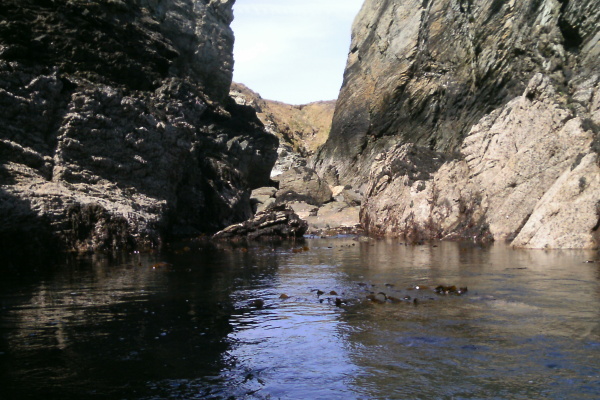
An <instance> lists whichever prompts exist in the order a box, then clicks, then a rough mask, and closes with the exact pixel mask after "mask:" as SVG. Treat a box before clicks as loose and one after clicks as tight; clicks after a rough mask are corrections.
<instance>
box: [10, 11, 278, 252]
mask: <svg viewBox="0 0 600 400" xmlns="http://www.w3.org/2000/svg"><path fill="white" fill-rule="evenodd" d="M232 4H233V1H231V0H219V1H216V0H201V1H192V0H175V1H161V0H135V1H128V2H125V1H120V0H102V1H101V0H98V1H67V2H65V1H53V0H5V1H3V2H2V3H1V4H0V185H1V186H0V197H1V198H2V201H1V203H0V220H1V221H0V222H1V224H0V247H2V249H3V250H6V249H12V250H15V249H18V248H23V249H26V248H28V246H27V244H34V245H39V246H42V247H43V245H44V244H48V243H50V242H52V243H56V244H57V245H59V246H65V245H66V247H67V248H73V249H79V250H91V249H115V248H124V247H132V246H138V245H155V244H157V243H158V242H160V241H161V240H162V238H164V237H165V236H168V235H171V234H185V235H187V234H199V233H201V232H214V231H217V230H219V229H221V228H223V227H224V226H227V225H229V224H231V223H234V222H239V221H242V220H245V219H247V218H249V217H250V216H251V208H250V204H249V194H250V190H251V189H253V188H256V187H259V186H264V185H265V184H267V183H268V182H269V174H270V171H271V168H272V166H273V164H274V163H275V160H276V157H277V153H276V151H277V145H278V141H277V139H276V138H275V137H274V136H273V135H270V134H267V133H266V132H265V131H264V127H263V125H262V123H261V122H260V121H259V120H258V119H257V117H256V113H255V112H254V111H253V110H252V109H251V108H250V107H244V106H240V105H238V104H236V103H235V102H234V101H233V100H231V99H230V98H229V97H228V92H229V86H230V84H231V74H232V63H233V59H232V48H233V33H232V31H231V29H230V28H229V23H230V22H231V20H232V18H233V16H232V10H231V7H232Z"/></svg>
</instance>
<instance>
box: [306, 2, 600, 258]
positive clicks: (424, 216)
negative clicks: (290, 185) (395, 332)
mask: <svg viewBox="0 0 600 400" xmlns="http://www.w3.org/2000/svg"><path fill="white" fill-rule="evenodd" d="M599 26H600V3H599V2H598V1H597V0H583V1H578V2H574V1H568V0H564V1H558V0H531V1H521V2H517V1H514V0H489V1H487V0H486V1H481V2H471V1H457V0H444V1H425V2H422V1H402V2H400V1H394V0H390V1H380V0H368V1H367V2H366V3H365V5H364V6H363V8H362V10H361V13H360V14H359V16H358V17H357V19H356V20H355V25H354V28H353V39H352V45H351V49H350V54H349V57H348V64H347V68H346V72H345V77H344V84H343V87H342V90H341V93H340V97H339V99H338V104H337V106H336V111H335V115H334V120H333V125H332V130H331V134H330V137H329V139H328V141H327V142H326V144H325V145H324V146H323V148H322V150H321V151H320V152H319V154H318V155H317V157H316V158H315V160H314V162H313V164H312V165H313V166H314V168H315V169H316V170H317V172H318V173H319V174H321V175H322V176H325V177H326V178H328V179H329V180H330V183H335V184H338V183H341V184H352V185H353V186H355V187H362V188H363V192H364V194H365V197H366V198H365V201H364V203H363V208H362V210H361V221H362V223H363V224H364V226H365V228H366V229H367V230H368V231H369V232H370V233H372V234H385V235H396V236H408V237H412V238H414V239H415V240H422V239H427V238H438V237H442V238H452V237H466V236H469V237H473V236H474V237H476V238H479V239H491V238H493V239H496V240H509V241H511V242H512V243H514V244H515V245H518V246H525V247H536V248H539V247H547V248H554V247H562V248H566V247H586V248H589V247H597V246H598V244H599V243H598V242H597V240H596V230H597V225H598V212H597V206H596V203H595V202H594V201H593V200H592V198H593V197H594V196H595V195H596V193H597V186H596V183H595V182H596V181H597V177H598V174H597V172H598V171H596V170H595V169H594V168H595V167H594V161H593V160H595V159H596V157H597V145H596V144H595V143H597V140H598V139H597V138H598V135H599V133H600V129H599V128H598V126H599V124H598V119H599V114H598V98H599V94H598V93H599V86H598V77H599V76H600V64H599V63H598V60H599V59H600V28H599ZM584 171H585V172H584ZM590 174H591V175H590ZM367 177H368V178H367ZM580 178H581V179H580ZM332 181H333V182H332ZM577 182H581V185H580V186H578V185H579V184H578V183H577Z"/></svg>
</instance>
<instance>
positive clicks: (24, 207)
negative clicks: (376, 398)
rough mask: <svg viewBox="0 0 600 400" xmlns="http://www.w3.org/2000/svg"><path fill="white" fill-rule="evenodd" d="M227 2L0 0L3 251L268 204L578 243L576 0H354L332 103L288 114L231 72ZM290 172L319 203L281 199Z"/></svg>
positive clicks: (593, 29) (489, 236)
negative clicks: (235, 81) (311, 184)
mask: <svg viewBox="0 0 600 400" xmlns="http://www.w3.org/2000/svg"><path fill="white" fill-rule="evenodd" d="M233 4H234V2H233V1H231V0H229V1H228V0H202V1H191V0H178V1H169V2H167V1H160V0H135V1H131V2H123V1H119V0H106V1H68V2H59V1H52V0H26V1H16V0H6V1H4V2H3V3H2V5H1V6H0V8H1V9H0V11H1V13H0V15H1V16H2V17H1V21H0V106H1V110H2V114H1V119H2V124H1V128H0V161H1V162H2V164H1V166H0V180H1V181H0V183H1V189H0V197H1V199H2V201H1V205H0V222H1V224H0V226H1V228H0V238H1V243H2V248H3V251H7V252H8V251H10V252H17V253H18V252H22V253H28V252H29V251H30V250H31V249H33V248H49V247H51V248H63V249H68V250H77V251H95V250H111V249H136V248H148V247H150V248H152V247H157V246H160V245H161V244H163V243H165V241H167V242H168V241H169V240H171V239H172V238H177V237H195V236H200V235H211V234H213V233H215V232H217V231H219V230H221V229H223V228H225V227H227V226H229V225H231V224H235V223H241V222H243V221H246V220H249V219H251V218H252V216H253V215H254V214H255V213H256V212H257V207H256V204H257V202H258V203H261V204H264V201H263V200H266V199H269V198H270V200H268V202H269V203H277V204H282V203H286V202H288V203H290V202H295V203H298V202H300V203H303V204H306V205H307V206H306V207H305V208H303V209H302V208H301V207H300V209H299V208H296V209H295V210H294V211H295V212H299V213H300V214H302V215H303V216H304V217H305V218H304V219H306V218H308V217H310V216H311V215H312V216H315V215H317V216H318V213H319V211H318V209H322V207H323V204H324V203H325V205H327V204H328V203H331V202H332V201H334V202H337V203H339V204H337V205H336V206H332V205H330V206H329V211H330V212H331V213H332V215H333V214H335V213H339V212H341V211H342V210H344V209H346V211H347V210H348V209H352V211H351V214H352V216H351V218H350V220H351V221H352V223H350V222H349V223H347V224H346V225H345V227H347V228H349V229H350V228H356V229H361V230H364V232H365V233H366V234H368V235H371V236H392V237H398V238H402V239H403V240H407V241H409V242H413V243H419V242H423V241H426V240H437V239H469V240H473V239H474V240H476V241H484V242H485V241H507V242H508V243H510V244H512V245H514V246H517V247H526V248H546V249H549V248H563V249H566V248H585V249H594V248H598V244H599V242H598V240H599V237H598V226H599V225H600V200H599V199H600V170H599V168H600V167H599V160H598V151H599V149H600V144H599V143H600V142H599V140H598V135H599V132H600V128H599V126H600V67H599V65H600V63H599V62H598V61H599V55H600V30H599V22H600V17H599V15H600V11H599V9H600V7H599V4H598V2H597V1H594V0H582V1H577V2H575V1H569V0H562V1H559V0H529V1H521V2H517V1H514V0H506V1H504V0H489V1H487V0H481V1H472V0H444V1H392V0H386V1H383V0H367V1H365V3H364V5H363V7H362V9H361V11H360V13H359V14H358V16H357V17H356V19H355V22H354V26H353V30H352V44H351V46H350V49H349V53H348V61H347V66H346V70H345V73H344V82H343V85H342V88H341V91H340V96H339V98H338V99H337V102H335V103H333V102H330V103H322V104H320V105H319V104H315V105H306V106H301V107H299V106H288V105H284V104H281V103H277V102H270V103H269V102H268V101H265V100H263V99H261V98H260V96H259V95H257V94H255V93H253V92H252V91H251V90H249V89H248V88H245V87H243V85H241V86H240V85H238V86H237V87H236V86H235V85H234V86H231V85H232V70H233V65H234V60H233V52H232V49H233V45H234V33H233V32H232V30H231V28H230V26H229V25H230V23H231V21H232V19H233V11H232V7H233ZM230 91H231V92H230ZM244 95H245V96H247V97H244ZM248 96H249V97H248ZM286 107H287V108H286ZM294 107H295V108H294ZM311 107H312V108H311ZM319 107H320V108H319ZM292 109H293V110H295V111H293V112H292V111H290V110H292ZM286 110H287V111H286ZM311 118H312V119H311ZM329 118H332V123H331V125H329V122H328V120H329ZM286 157H287V158H286ZM284 159H285V160H286V161H285V162H284ZM278 160H279V161H278ZM276 162H279V164H277V166H276ZM282 162H283V163H282ZM274 168H275V170H274ZM290 169H292V170H295V173H296V175H298V174H299V175H300V176H302V180H304V181H306V180H311V179H317V180H318V182H317V183H316V184H318V185H321V186H323V189H322V190H324V191H325V192H324V195H323V196H325V197H323V199H321V200H314V199H313V200H309V198H310V197H311V196H308V197H307V194H306V193H302V190H309V191H313V190H318V191H319V190H321V189H320V187H321V186H315V187H318V188H319V189H314V188H311V189H306V188H304V189H300V188H297V187H291V186H290V187H289V188H288V189H287V192H285V193H283V191H282V189H281V188H278V187H277V185H278V182H277V179H275V181H274V180H272V179H271V178H272V175H273V174H275V172H273V171H276V172H277V174H278V173H284V174H285V173H286V171H288V170H290ZM272 172H273V174H272ZM313 173H316V174H314V178H311V177H313V175H312V174H313ZM288 175H289V174H288ZM282 176H283V175H282ZM284 179H287V181H285V182H288V181H293V180H295V179H297V178H284ZM265 187H267V188H268V187H273V188H274V190H279V192H277V194H275V193H271V192H270V191H269V190H267V191H266V192H265V191H264V190H263V191H262V192H261V193H258V194H256V196H259V197H260V196H263V197H261V199H262V200H258V198H257V197H256V196H255V195H253V194H252V191H253V190H255V189H259V188H265ZM330 189H334V191H333V192H331V190H330ZM330 192H331V193H330ZM265 193H267V195H266V197H265ZM315 207H316V209H315ZM303 213H304V214H303ZM322 215H324V214H322ZM353 222H356V223H355V224H353ZM332 224H333V225H330V224H329V223H327V224H326V225H322V226H321V228H322V229H326V228H327V227H335V222H332ZM338 227H339V226H338ZM317 231H318V230H317ZM17 244H18V245H17Z"/></svg>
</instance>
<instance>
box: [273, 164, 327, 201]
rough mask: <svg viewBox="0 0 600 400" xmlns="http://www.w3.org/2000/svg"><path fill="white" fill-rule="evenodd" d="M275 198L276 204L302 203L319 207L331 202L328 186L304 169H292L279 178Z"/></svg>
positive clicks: (313, 173) (309, 170)
mask: <svg viewBox="0 0 600 400" xmlns="http://www.w3.org/2000/svg"><path fill="white" fill-rule="evenodd" d="M275 197H276V198H277V203H279V204H281V203H285V202H290V201H304V202H306V203H308V204H312V205H316V206H321V205H322V204H323V203H326V202H328V201H331V198H332V192H331V189H330V188H329V185H327V183H325V182H324V181H322V180H321V178H319V176H318V175H317V173H316V172H315V171H314V170H312V169H310V168H306V167H294V168H290V169H289V170H288V171H286V172H284V173H283V174H281V175H280V176H279V190H278V191H277V193H276V195H275Z"/></svg>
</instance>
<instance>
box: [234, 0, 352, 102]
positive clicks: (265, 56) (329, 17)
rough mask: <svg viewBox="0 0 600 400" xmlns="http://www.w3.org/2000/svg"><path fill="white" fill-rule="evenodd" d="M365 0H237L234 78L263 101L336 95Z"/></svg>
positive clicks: (324, 98) (319, 97) (296, 100)
mask: <svg viewBox="0 0 600 400" xmlns="http://www.w3.org/2000/svg"><path fill="white" fill-rule="evenodd" d="M362 3H363V0H236V2H235V5H234V6H233V11H234V20H233V23H232V24H231V27H232V28H233V32H234V34H235V45H234V50H233V55H234V60H235V64H234V70H233V80H234V81H235V82H238V83H243V84H244V85H246V86H248V87H249V88H250V89H252V90H254V91H255V92H258V93H259V94H260V95H261V96H262V97H263V98H264V99H269V100H277V101H283V102H285V103H289V104H306V103H310V102H313V101H318V100H333V99H336V98H337V96H338V93H339V90H340V87H341V85H342V79H343V74H344V67H345V66H346V59H347V57H348V50H349V47H350V33H351V27H352V21H353V20H354V17H355V16H356V14H357V13H358V11H359V10H360V7H361V6H362Z"/></svg>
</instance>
